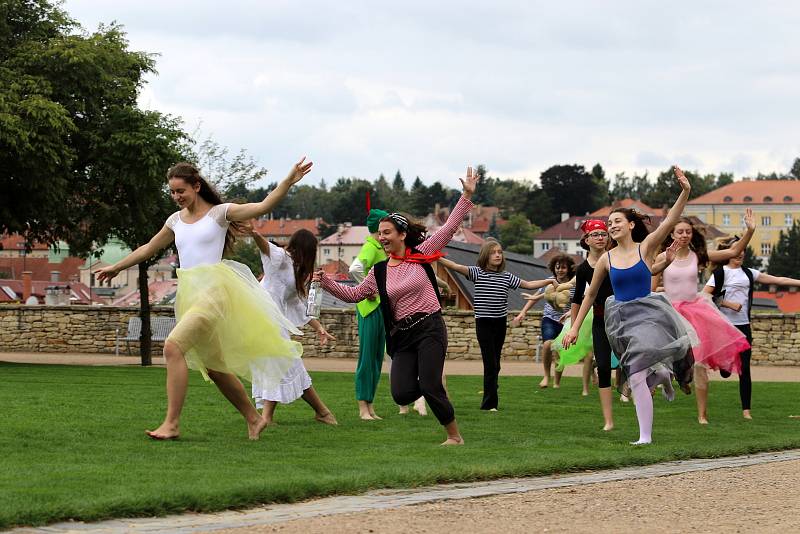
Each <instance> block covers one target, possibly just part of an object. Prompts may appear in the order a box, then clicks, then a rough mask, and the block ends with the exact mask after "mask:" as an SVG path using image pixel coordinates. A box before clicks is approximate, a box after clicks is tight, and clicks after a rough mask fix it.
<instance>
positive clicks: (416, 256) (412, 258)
mask: <svg viewBox="0 0 800 534" xmlns="http://www.w3.org/2000/svg"><path fill="white" fill-rule="evenodd" d="M389 257H390V258H392V259H393V260H400V261H407V262H408V263H433V262H435V261H436V260H438V259H439V258H443V257H445V254H443V253H442V251H440V250H437V251H436V252H434V253H432V254H423V253H422V252H412V251H411V249H409V248H407V249H406V252H405V256H398V255H396V254H389Z"/></svg>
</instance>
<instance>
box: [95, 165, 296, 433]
mask: <svg viewBox="0 0 800 534" xmlns="http://www.w3.org/2000/svg"><path fill="white" fill-rule="evenodd" d="M311 165H312V163H311V162H308V163H306V162H305V158H303V159H301V160H300V161H299V162H297V163H296V164H295V165H294V166H293V167H292V169H291V171H290V172H289V174H288V176H287V177H286V178H285V179H284V180H283V181H282V182H281V183H279V184H278V187H276V188H275V189H274V190H273V191H272V192H271V193H270V194H269V195H267V197H266V198H264V200H262V201H261V202H252V203H248V204H231V203H223V202H222V199H220V197H219V195H218V194H217V193H216V192H215V191H214V189H213V188H212V187H211V186H210V185H209V184H208V182H207V181H206V180H205V179H204V178H203V177H202V176H201V174H200V171H199V170H198V169H197V167H195V166H194V165H192V164H191V163H179V164H177V165H175V166H174V167H172V168H171V169H170V170H169V172H168V173H167V179H168V181H169V190H170V195H171V196H172V200H173V201H175V203H176V204H177V205H178V207H179V208H180V209H179V211H176V212H175V213H173V214H172V215H171V216H170V217H169V218H168V219H167V221H166V223H165V224H164V226H163V228H161V230H160V231H159V232H158V233H157V234H156V235H155V236H153V238H152V239H151V240H150V242H149V243H147V244H145V245H142V246H141V247H139V248H137V249H136V250H134V251H133V252H132V253H130V254H129V255H128V256H126V257H125V258H123V259H122V260H120V261H118V262H117V263H115V264H114V265H110V266H108V267H105V268H102V269H99V270H98V271H97V279H98V281H99V282H102V281H104V280H110V279H112V278H114V277H115V276H116V275H117V274H119V272H120V271H122V270H124V269H127V268H128V267H131V266H133V265H136V264H138V263H141V262H143V261H146V260H147V259H149V258H152V257H153V256H155V255H156V254H157V253H158V252H159V251H160V250H162V249H164V248H166V247H168V246H169V245H170V244H171V243H172V242H173V241H174V242H175V246H176V247H177V249H178V258H179V261H180V265H181V266H180V268H179V269H178V295H177V298H176V300H175V315H176V318H177V319H178V322H177V324H176V325H175V328H174V329H173V330H172V332H171V333H170V335H169V336H168V337H167V340H166V341H165V342H164V359H165V360H166V363H167V413H166V416H165V418H164V421H163V422H162V423H161V425H159V426H158V428H156V429H155V430H152V431H149V430H148V431H146V433H147V435H148V436H150V437H151V438H153V439H158V440H164V439H176V438H178V436H179V435H180V415H181V410H182V409H183V401H184V399H185V398H186V388H187V382H188V378H189V376H188V375H189V371H188V370H189V368H192V369H197V370H199V371H200V372H201V373H202V374H203V377H204V378H205V379H206V380H212V381H214V383H215V384H216V385H217V387H218V388H219V390H220V391H221V392H222V394H223V395H224V396H225V397H226V398H227V399H228V400H229V401H230V403H231V404H233V405H234V406H235V407H236V409H237V410H238V411H239V413H241V414H242V416H243V417H244V419H245V421H246V422H247V433H248V436H249V437H250V439H258V437H259V435H260V434H261V431H262V430H263V429H264V426H265V425H266V423H265V422H264V421H263V420H262V419H261V417H260V416H259V414H258V411H257V410H256V409H255V407H254V406H253V404H252V403H251V402H250V399H249V397H248V395H247V393H246V392H245V390H244V387H243V386H242V383H241V382H240V381H239V380H238V378H237V376H240V377H242V378H245V379H247V380H252V379H253V376H254V375H255V376H256V377H258V378H259V379H260V380H262V382H263V383H273V384H277V383H278V382H279V381H280V379H281V377H282V376H283V375H284V374H285V373H286V371H287V370H288V369H289V368H290V367H291V365H292V362H293V361H294V359H296V358H299V357H300V355H301V354H302V345H300V343H297V342H294V341H289V340H287V339H284V338H283V337H282V336H281V329H282V328H286V329H287V330H289V331H290V332H293V333H299V331H298V330H297V329H296V328H295V327H294V325H293V324H291V323H290V322H289V321H288V320H286V318H284V317H283V315H282V314H281V313H280V311H279V310H278V308H277V306H276V305H275V303H274V302H273V301H272V299H271V298H270V297H269V295H268V294H267V293H266V292H265V291H263V290H262V289H261V287H260V286H259V285H258V281H257V280H256V279H255V277H254V276H253V274H252V272H250V269H249V268H248V267H245V266H244V265H242V264H240V263H237V262H233V261H228V260H224V261H223V260H222V255H223V252H224V250H225V249H226V248H228V247H229V246H230V244H231V243H232V241H233V239H234V236H233V233H232V231H231V228H230V227H231V225H232V224H233V223H235V222H237V221H247V220H250V219H253V218H256V217H260V216H262V215H264V214H266V213H268V212H269V211H271V210H272V209H273V208H274V207H275V205H276V204H277V203H278V202H279V201H280V200H281V199H282V198H283V197H284V196H286V193H287V192H288V191H289V188H290V187H291V186H292V185H294V184H295V183H297V182H298V181H300V179H301V178H302V177H303V176H305V175H306V174H308V173H309V172H310V171H311ZM258 362H261V363H260V364H259V363H258ZM251 365H252V366H253V369H251Z"/></svg>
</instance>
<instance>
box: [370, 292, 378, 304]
mask: <svg viewBox="0 0 800 534" xmlns="http://www.w3.org/2000/svg"><path fill="white" fill-rule="evenodd" d="M377 298H378V294H377V293H373V294H372V295H370V296H368V297H367V300H368V301H370V302H375V299H377Z"/></svg>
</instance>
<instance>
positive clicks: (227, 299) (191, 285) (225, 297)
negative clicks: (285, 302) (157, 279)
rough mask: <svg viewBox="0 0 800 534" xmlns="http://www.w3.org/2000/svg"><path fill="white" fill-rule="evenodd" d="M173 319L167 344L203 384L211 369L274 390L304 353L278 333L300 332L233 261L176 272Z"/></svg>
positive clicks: (299, 345) (248, 272)
mask: <svg viewBox="0 0 800 534" xmlns="http://www.w3.org/2000/svg"><path fill="white" fill-rule="evenodd" d="M175 317H176V319H177V324H176V325H175V328H174V329H173V330H172V332H171V333H170V335H169V337H168V338H167V340H168V341H172V342H173V343H175V344H176V345H178V347H179V348H180V349H181V350H182V351H183V354H184V356H185V358H186V362H187V363H188V365H189V368H190V369H196V370H198V371H200V372H201V373H202V374H203V377H204V378H205V379H206V380H209V377H208V371H209V370H212V371H219V372H223V373H232V374H235V375H237V376H239V377H241V378H244V379H245V380H248V381H251V382H252V381H254V380H255V381H257V382H258V383H259V384H262V385H263V387H264V388H265V389H266V388H269V387H275V386H277V385H278V384H279V383H280V381H281V378H282V377H283V376H284V375H285V374H286V373H287V372H288V371H289V369H290V368H291V366H292V364H293V363H294V361H295V360H296V359H297V358H299V357H300V356H302V354H303V346H302V345H301V344H300V343H298V342H296V341H292V340H290V339H287V338H286V337H284V336H282V335H281V331H282V329H285V330H287V331H289V332H291V333H293V334H298V335H299V334H300V331H299V330H298V329H297V328H296V327H295V326H294V325H293V324H291V323H290V322H289V320H288V319H286V318H285V317H284V316H283V314H282V313H281V312H280V310H279V309H278V307H277V306H276V305H275V302H274V301H273V300H272V297H271V296H270V295H269V293H267V292H266V291H265V290H264V289H263V288H262V287H261V286H260V285H259V284H258V281H257V280H256V279H255V277H254V276H253V273H251V272H250V269H249V268H247V267H246V266H244V265H242V264H241V263H238V262H235V261H229V260H223V261H222V262H220V263H215V264H211V265H198V266H196V267H192V268H189V269H178V294H177V297H176V299H175Z"/></svg>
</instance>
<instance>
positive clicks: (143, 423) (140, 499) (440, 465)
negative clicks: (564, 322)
mask: <svg viewBox="0 0 800 534" xmlns="http://www.w3.org/2000/svg"><path fill="white" fill-rule="evenodd" d="M0 373H2V377H3V380H2V385H1V386H0V406H1V407H2V426H0V428H1V429H2V432H0V528H8V527H11V526H15V525H40V524H46V523H51V522H54V521H61V520H66V519H81V520H99V519H103V518H109V517H133V516H147V515H161V514H167V513H174V512H181V511H184V510H194V511H211V510H220V509H224V508H236V507H245V506H249V505H253V504H257V503H267V502H290V501H295V500H298V499H304V498H308V497H314V496H321V495H331V494H341V493H357V492H363V491H365V490H368V489H371V488H381V487H410V486H419V485H426V484H432V483H437V482H454V481H469V480H482V479H490V478H497V477H504V476H524V475H539V474H545V473H554V472H566V471H578V470H585V469H598V468H610V467H618V466H623V465H642V464H649V463H654V462H659V461H663V460H675V459H682V458H691V457H717V456H725V455H735V454H742V453H749V452H756V451H765V450H779V449H786V448H793V447H800V421H796V420H790V419H788V417H787V416H788V415H789V414H790V413H795V412H798V411H800V407H798V405H797V399H798V393H799V392H800V386H799V385H797V384H793V383H757V384H755V385H754V416H755V418H756V419H755V420H754V421H751V422H746V421H744V420H742V418H741V410H740V409H739V399H738V389H737V383H736V382H735V381H730V382H722V383H720V382H714V383H712V390H711V400H710V407H709V412H710V416H711V425H709V426H708V427H706V428H704V427H701V426H699V425H698V424H697V423H696V422H695V421H696V419H695V406H694V398H692V397H685V396H682V395H681V396H680V397H679V398H678V399H677V400H676V402H674V403H672V404H666V403H665V402H664V401H663V400H661V399H660V396H659V397H657V398H656V407H655V429H654V438H655V441H656V443H655V444H654V445H652V446H649V447H631V446H630V445H628V441H631V440H634V439H636V438H637V437H638V433H637V426H636V420H635V414H634V409H633V406H632V405H630V404H620V403H618V402H617V403H615V407H614V409H615V419H616V424H617V428H616V429H615V430H614V431H613V432H610V433H605V432H602V431H601V430H600V427H601V426H602V418H601V416H600V407H599V403H598V400H597V395H596V390H594V391H593V394H592V395H591V396H590V397H588V398H583V397H581V396H580V394H579V392H580V385H579V383H578V381H577V380H576V379H565V381H564V385H563V387H562V388H561V389H560V390H553V389H548V390H543V391H540V390H538V388H536V383H537V382H538V378H533V377H501V379H500V380H501V382H500V385H501V397H500V399H501V406H500V408H501V411H500V412H497V413H487V412H481V411H480V410H479V409H478V405H479V402H480V396H479V395H478V393H477V392H478V390H479V389H481V377H477V376H476V377H470V376H451V377H448V387H449V390H450V393H451V396H452V398H453V401H454V404H455V407H456V414H457V416H458V421H459V424H460V425H461V429H462V432H463V434H464V438H465V439H466V442H467V445H466V446H465V447H451V448H443V447H439V446H438V443H440V442H441V441H442V439H443V438H444V433H443V431H442V429H441V427H440V426H439V425H438V424H437V423H436V420H435V419H434V418H433V417H432V416H428V417H427V418H421V417H419V416H417V415H416V414H414V413H412V414H410V415H408V416H400V415H397V414H396V408H395V406H394V404H393V403H392V402H391V399H390V396H389V393H388V380H387V379H386V377H384V379H383V380H382V381H381V385H380V388H379V393H378V398H377V399H376V406H377V408H378V413H379V414H381V415H383V416H384V418H385V419H384V420H383V421H374V422H362V421H360V420H359V419H358V417H357V410H356V408H355V402H354V400H353V382H352V375H350V374H342V373H314V380H315V386H316V388H317V390H318V391H319V393H320V395H321V396H322V398H323V399H324V400H325V402H326V403H327V404H328V405H329V406H330V407H331V409H332V410H333V411H334V412H335V413H336V416H337V417H338V419H339V423H340V426H339V427H337V428H334V427H329V426H325V425H321V424H319V423H317V422H315V421H314V420H313V419H312V415H313V413H312V411H311V409H310V408H309V407H308V406H307V405H306V404H305V403H303V402H302V401H298V402H296V403H294V404H292V405H290V406H279V408H278V411H277V414H276V421H277V422H278V423H279V425H278V426H276V427H272V428H270V429H268V430H267V431H266V432H265V433H264V434H263V435H262V439H261V441H257V442H250V441H248V440H247V437H246V429H245V425H244V422H243V421H242V419H241V418H240V417H239V416H238V414H237V413H236V412H235V411H234V409H233V408H232V407H231V406H230V405H229V404H228V403H227V402H226V401H224V400H223V399H222V397H221V395H220V394H219V393H218V392H217V390H216V388H214V387H213V386H212V385H207V384H204V383H203V382H202V379H201V378H200V377H199V375H198V374H196V373H195V374H192V375H191V381H190V387H189V395H188V398H187V402H186V405H185V408H184V416H183V421H182V437H181V439H180V440H179V441H175V442H155V441H151V440H149V439H146V437H145V436H144V434H143V431H144V429H145V428H152V427H154V426H156V425H157V424H158V423H159V422H160V420H161V417H162V415H163V409H164V406H165V394H164V370H163V369H159V368H150V369H143V368H121V367H115V368H110V367H65V366H33V365H14V364H0Z"/></svg>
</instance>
